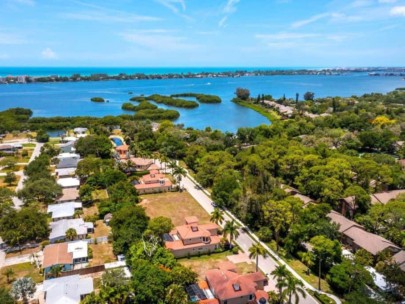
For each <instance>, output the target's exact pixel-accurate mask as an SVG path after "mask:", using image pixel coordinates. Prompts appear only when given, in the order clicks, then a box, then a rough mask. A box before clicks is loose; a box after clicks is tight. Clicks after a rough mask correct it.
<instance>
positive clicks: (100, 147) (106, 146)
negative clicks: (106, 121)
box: [76, 135, 112, 158]
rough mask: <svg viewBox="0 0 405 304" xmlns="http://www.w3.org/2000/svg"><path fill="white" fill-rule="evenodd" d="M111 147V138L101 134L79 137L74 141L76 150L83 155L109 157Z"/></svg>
mask: <svg viewBox="0 0 405 304" xmlns="http://www.w3.org/2000/svg"><path fill="white" fill-rule="evenodd" d="M111 149H112V143H111V140H110V139H109V138H108V137H107V136H103V135H89V136H86V137H81V138H79V140H78V141H77V142H76V151H77V153H79V154H80V155H81V156H83V157H86V156H89V155H94V156H97V157H100V158H110V156H111Z"/></svg>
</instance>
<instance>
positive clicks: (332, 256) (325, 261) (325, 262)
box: [310, 235, 342, 290]
mask: <svg viewBox="0 0 405 304" xmlns="http://www.w3.org/2000/svg"><path fill="white" fill-rule="evenodd" d="M310 243H311V244H312V245H313V249H312V253H313V255H314V257H315V260H316V263H317V264H318V269H319V271H318V276H319V277H318V289H319V290H321V277H322V269H323V268H325V269H328V268H330V267H331V265H332V263H333V262H339V261H340V259H341V256H342V249H341V247H340V243H339V242H338V241H336V240H335V241H332V240H330V239H328V238H326V237H324V236H322V235H319V236H314V237H313V238H312V239H311V240H310Z"/></svg>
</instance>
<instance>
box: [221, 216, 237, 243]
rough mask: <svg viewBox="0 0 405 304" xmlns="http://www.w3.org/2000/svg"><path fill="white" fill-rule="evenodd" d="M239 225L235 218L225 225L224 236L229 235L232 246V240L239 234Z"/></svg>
mask: <svg viewBox="0 0 405 304" xmlns="http://www.w3.org/2000/svg"><path fill="white" fill-rule="evenodd" d="M238 229H239V225H238V224H237V223H236V222H235V220H232V221H227V222H226V223H225V227H224V237H227V236H228V235H229V243H230V244H231V246H232V242H233V240H234V239H235V238H237V237H238V236H239V231H238Z"/></svg>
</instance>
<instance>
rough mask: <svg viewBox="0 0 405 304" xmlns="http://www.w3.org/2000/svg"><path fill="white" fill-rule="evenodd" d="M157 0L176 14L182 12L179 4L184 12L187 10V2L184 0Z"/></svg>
mask: <svg viewBox="0 0 405 304" xmlns="http://www.w3.org/2000/svg"><path fill="white" fill-rule="evenodd" d="M155 1H157V2H158V3H160V4H162V5H163V6H166V7H167V8H168V9H170V10H171V11H172V12H173V13H175V14H178V13H180V9H179V7H178V6H180V8H181V9H182V10H183V12H184V11H186V2H185V1H184V0H155Z"/></svg>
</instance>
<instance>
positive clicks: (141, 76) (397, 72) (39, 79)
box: [0, 67, 405, 84]
mask: <svg viewBox="0 0 405 304" xmlns="http://www.w3.org/2000/svg"><path fill="white" fill-rule="evenodd" d="M20 69H21V68H20ZM27 70H29V68H27ZM123 70H125V69H123ZM224 70H225V68H224ZM354 73H363V74H368V76H373V77H378V76H384V77H405V68H399V67H398V68H371V67H370V68H331V69H280V70H278V69H267V70H266V69H261V70H260V69H259V70H234V71H217V72H208V71H207V72H177V73H156V74H147V73H133V74H127V73H118V74H107V73H94V74H90V75H81V74H77V73H76V74H72V75H70V76H60V75H58V74H53V75H48V76H30V75H19V76H12V75H10V76H5V77H0V84H26V83H48V82H83V81H107V80H120V81H123V80H153V79H187V78H226V77H228V78H233V77H252V76H283V75H286V76H291V75H298V76H299V75H313V76H317V75H322V76H339V75H347V74H354Z"/></svg>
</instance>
